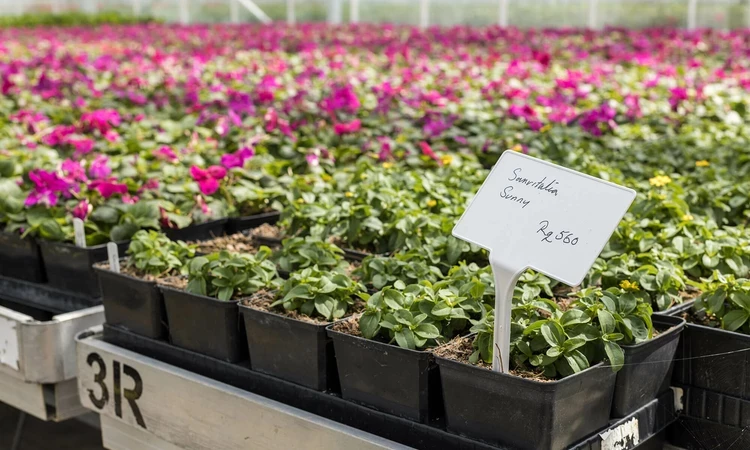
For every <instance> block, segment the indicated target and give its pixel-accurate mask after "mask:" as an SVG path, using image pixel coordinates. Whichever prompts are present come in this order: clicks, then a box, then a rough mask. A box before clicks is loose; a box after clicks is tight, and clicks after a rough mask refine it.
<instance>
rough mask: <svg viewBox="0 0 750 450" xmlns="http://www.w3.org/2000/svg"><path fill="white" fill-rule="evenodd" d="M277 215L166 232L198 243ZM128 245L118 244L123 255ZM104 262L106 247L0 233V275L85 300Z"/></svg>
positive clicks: (93, 293)
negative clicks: (96, 269) (97, 267)
mask: <svg viewBox="0 0 750 450" xmlns="http://www.w3.org/2000/svg"><path fill="white" fill-rule="evenodd" d="M278 219H279V213H278V212H272V213H264V214H258V215H255V216H249V217H239V218H229V219H226V218H225V219H219V220H213V221H209V222H206V223H203V224H199V225H193V226H189V227H186V228H182V229H169V230H165V234H166V235H167V236H168V237H169V238H170V239H173V240H184V241H200V240H206V239H210V238H212V237H215V236H221V235H223V234H225V233H229V234H232V233H235V232H239V231H242V230H245V229H248V228H253V227H257V226H259V225H261V224H264V223H275V222H276V221H278ZM127 245H128V243H127V242H119V243H118V250H119V252H120V254H122V253H123V252H124V251H125V250H126V249H127ZM106 259H107V246H106V245H96V246H92V247H86V248H80V247H76V246H75V245H72V244H68V243H64V242H54V241H45V240H36V239H34V238H31V237H26V238H21V237H20V235H18V234H16V233H8V232H0V276H4V277H8V278H15V279H19V280H24V281H31V282H34V283H45V282H46V283H49V285H50V286H52V287H54V288H58V289H63V290H67V291H71V292H74V293H77V294H81V295H84V296H87V297H92V298H94V297H98V296H99V286H98V284H97V277H96V273H95V272H94V270H93V269H92V267H91V266H92V265H93V264H95V263H97V262H100V261H104V260H106Z"/></svg>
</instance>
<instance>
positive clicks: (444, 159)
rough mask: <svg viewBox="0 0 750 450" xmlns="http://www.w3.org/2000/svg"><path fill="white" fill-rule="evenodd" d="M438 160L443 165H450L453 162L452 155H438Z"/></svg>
mask: <svg viewBox="0 0 750 450" xmlns="http://www.w3.org/2000/svg"><path fill="white" fill-rule="evenodd" d="M440 162H442V163H443V165H444V166H450V165H451V163H452V162H453V156H451V155H443V156H441V157H440Z"/></svg>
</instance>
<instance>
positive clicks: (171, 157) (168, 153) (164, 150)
mask: <svg viewBox="0 0 750 450" xmlns="http://www.w3.org/2000/svg"><path fill="white" fill-rule="evenodd" d="M151 154H152V155H153V156H154V158H156V159H158V160H161V161H168V162H171V163H175V162H177V161H179V158H178V157H177V153H175V152H174V150H172V149H171V148H169V147H168V146H166V145H164V146H162V147H160V148H159V149H158V150H154V151H152V152H151Z"/></svg>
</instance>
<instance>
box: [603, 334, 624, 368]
mask: <svg viewBox="0 0 750 450" xmlns="http://www.w3.org/2000/svg"><path fill="white" fill-rule="evenodd" d="M604 351H605V352H606V353H607V358H608V359H609V364H610V365H611V366H612V371H613V372H617V371H618V370H620V369H622V366H623V364H625V354H624V353H623V351H622V348H621V347H620V346H619V345H617V344H616V343H614V342H609V341H605V342H604Z"/></svg>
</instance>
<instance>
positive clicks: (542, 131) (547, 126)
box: [539, 124, 552, 133]
mask: <svg viewBox="0 0 750 450" xmlns="http://www.w3.org/2000/svg"><path fill="white" fill-rule="evenodd" d="M551 128H552V125H550V124H547V125H545V126H543V127H542V128H540V129H539V132H540V133H546V132H547V131H549V130H550V129H551Z"/></svg>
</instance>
